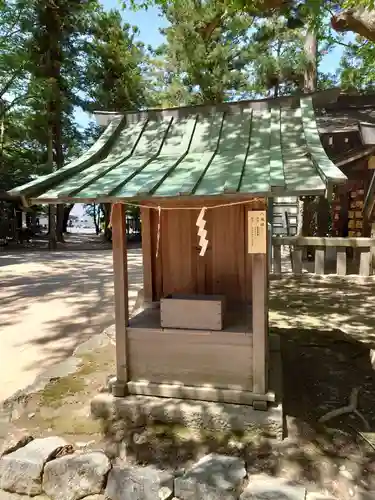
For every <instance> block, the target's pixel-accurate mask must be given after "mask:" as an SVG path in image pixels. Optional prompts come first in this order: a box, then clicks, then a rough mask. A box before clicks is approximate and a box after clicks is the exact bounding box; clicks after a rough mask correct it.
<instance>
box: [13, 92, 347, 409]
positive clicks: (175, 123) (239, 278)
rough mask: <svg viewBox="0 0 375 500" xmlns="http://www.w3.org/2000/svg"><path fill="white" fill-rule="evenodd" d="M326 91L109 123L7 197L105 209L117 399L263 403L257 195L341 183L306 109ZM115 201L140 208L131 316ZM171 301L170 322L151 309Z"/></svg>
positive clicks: (261, 233)
mask: <svg viewBox="0 0 375 500" xmlns="http://www.w3.org/2000/svg"><path fill="white" fill-rule="evenodd" d="M336 95H337V92H333V93H332V92H328V93H318V94H313V95H310V96H307V97H304V98H300V97H298V96H297V97H291V98H282V99H274V100H263V101H243V102H238V103H227V104H223V105H221V106H216V107H209V106H206V107H195V108H179V109H171V110H155V111H149V112H147V113H140V114H136V113H133V114H128V115H126V116H125V117H124V118H118V117H115V118H114V119H113V120H111V121H109V125H108V127H107V129H106V131H105V132H104V133H103V135H102V136H101V138H100V139H99V140H98V142H97V143H96V144H95V145H94V146H93V147H92V148H91V149H90V150H89V151H88V152H87V153H85V155H83V156H82V157H81V158H80V159H78V160H76V161H75V162H73V163H72V164H71V165H68V166H67V167H65V168H64V169H61V170H59V171H57V172H55V173H53V174H50V175H49V176H46V177H44V178H42V179H40V180H39V181H33V182H32V183H30V184H27V185H25V186H21V187H20V188H17V189H16V190H15V192H16V193H18V194H19V195H21V196H22V197H23V198H24V199H25V201H27V200H28V199H31V200H32V201H33V202H34V203H41V202H43V203H63V202H68V201H69V202H72V201H74V202H78V203H79V202H86V203H87V202H88V201H91V202H92V201H96V202H107V203H108V202H111V203H113V207H112V216H111V220H112V231H113V233H112V241H113V264H114V286H115V322H116V360H117V383H116V384H114V393H115V394H116V395H117V396H124V395H126V394H145V395H152V396H162V397H177V398H189V399H198V400H207V401H220V402H228V403H242V404H246V405H254V406H255V407H261V408H263V409H265V408H266V405H267V403H268V402H269V401H273V399H274V394H273V393H272V392H271V391H270V390H269V386H268V358H269V357H268V303H267V299H268V258H267V249H268V244H267V233H268V232H267V198H268V197H270V196H272V195H274V193H277V194H279V195H281V196H283V195H285V196H289V195H292V196H293V195H299V194H317V195H319V194H324V193H325V192H326V191H328V192H329V191H330V186H331V185H333V184H337V183H340V182H344V181H345V180H346V178H345V176H344V175H343V174H342V173H341V172H340V171H339V170H338V169H337V168H336V167H335V166H334V165H333V163H332V162H331V161H330V160H329V159H328V157H327V156H326V154H325V152H324V149H323V147H322V145H321V143H320V139H319V135H318V131H317V127H316V123H315V117H314V106H319V104H320V103H321V102H325V101H327V99H328V100H329V99H332V98H335V96H336ZM107 116H108V115H107ZM126 203H137V204H139V205H140V206H141V220H142V249H143V271H144V296H145V300H146V302H147V304H148V306H147V307H146V308H145V309H144V310H143V311H141V312H140V313H139V314H137V315H136V316H134V317H132V318H129V307H128V268H127V251H126V222H125V211H126V210H125V209H126ZM175 294H177V298H178V300H180V301H181V300H185V301H187V302H186V304H187V305H186V307H182V308H181V303H179V305H178V307H179V308H178V309H177V305H176V310H175V313H176V315H175V316H174V317H173V314H172V317H171V314H170V313H171V304H170V302H168V304H167V310H164V311H163V310H161V309H160V301H163V300H168V301H172V302H173V297H174V296H175ZM182 296H183V299H182ZM202 296H203V300H202ZM189 301H190V302H189ZM208 302H209V304H208ZM205 304H206V309H204V308H205ZM202 308H203V309H202ZM203 310H204V315H203V314H202V311H203ZM172 311H173V305H172ZM210 311H211V312H210ZM163 315H164V316H163ZM192 315H195V317H194V321H192V320H191V319H190V316H192ZM215 315H218V316H219V317H215ZM203 316H204V317H203ZM179 318H180V319H181V321H180V322H179ZM162 323H164V326H162ZM218 324H219V325H221V324H222V328H221V329H220V326H219V329H218V326H217V325H218ZM165 325H168V326H167V327H166V326H165ZM178 326H179V327H178ZM182 326H183V327H182Z"/></svg>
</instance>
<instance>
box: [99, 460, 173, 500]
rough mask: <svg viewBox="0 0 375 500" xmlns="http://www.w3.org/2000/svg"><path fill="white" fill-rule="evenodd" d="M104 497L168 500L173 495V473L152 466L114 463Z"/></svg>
mask: <svg viewBox="0 0 375 500" xmlns="http://www.w3.org/2000/svg"><path fill="white" fill-rule="evenodd" d="M161 495H163V496H161ZM105 497H106V499H108V500H159V499H160V498H162V499H163V500H169V499H170V498H172V497H173V475H172V474H170V473H168V472H164V471H159V470H158V469H156V468H154V467H131V466H119V465H118V466H117V465H116V466H114V467H113V468H112V470H111V471H110V473H109V475H108V481H107V487H106V489H105Z"/></svg>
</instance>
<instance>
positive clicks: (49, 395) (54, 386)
mask: <svg viewBox="0 0 375 500" xmlns="http://www.w3.org/2000/svg"><path fill="white" fill-rule="evenodd" d="M79 373H80V372H77V373H76V374H74V375H68V376H67V377H61V378H59V379H57V380H52V381H51V382H49V383H48V384H47V385H46V386H45V388H44V389H43V390H42V391H40V404H41V405H44V406H52V407H56V406H60V405H61V403H62V400H63V399H64V398H65V397H67V396H72V395H73V394H77V393H79V392H83V391H84V389H85V386H86V384H85V382H84V380H83V378H82V377H81V376H80V375H79Z"/></svg>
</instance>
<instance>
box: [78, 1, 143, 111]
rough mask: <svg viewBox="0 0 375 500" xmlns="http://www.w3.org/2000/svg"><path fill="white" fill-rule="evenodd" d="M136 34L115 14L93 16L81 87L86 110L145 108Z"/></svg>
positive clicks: (139, 46)
mask: <svg viewBox="0 0 375 500" xmlns="http://www.w3.org/2000/svg"><path fill="white" fill-rule="evenodd" d="M137 34H138V30H137V28H135V27H131V26H130V25H129V24H124V23H123V22H122V20H121V15H120V13H119V12H118V11H115V10H111V11H110V12H104V11H100V12H97V13H95V15H94V16H93V19H92V24H91V32H90V35H91V39H90V41H87V43H86V65H87V70H86V73H85V78H84V83H85V90H86V93H87V95H88V98H89V99H88V103H87V106H86V108H87V109H88V110H91V111H92V110H99V109H103V110H106V111H119V110H124V111H125V110H134V109H139V108H140V107H141V106H143V105H144V104H145V95H144V82H143V77H142V74H141V65H142V63H143V61H144V51H143V45H142V44H140V43H137V42H136V40H135V37H136V35H137Z"/></svg>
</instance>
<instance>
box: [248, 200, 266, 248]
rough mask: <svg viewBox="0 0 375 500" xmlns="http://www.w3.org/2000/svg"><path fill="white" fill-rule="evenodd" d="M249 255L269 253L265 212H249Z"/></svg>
mask: <svg viewBox="0 0 375 500" xmlns="http://www.w3.org/2000/svg"><path fill="white" fill-rule="evenodd" d="M248 253H251V254H254V253H263V254H266V253H267V217H266V211H265V210H253V211H250V210H249V211H248Z"/></svg>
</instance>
